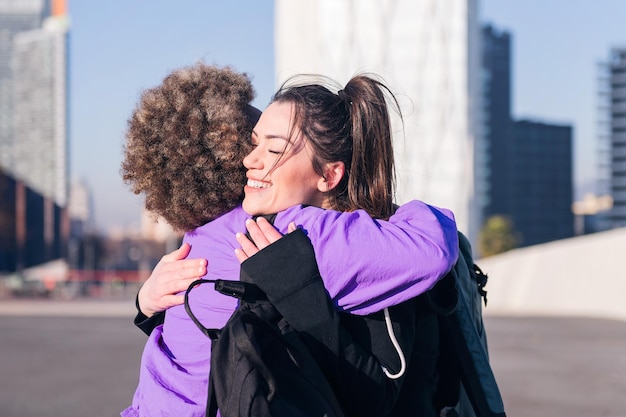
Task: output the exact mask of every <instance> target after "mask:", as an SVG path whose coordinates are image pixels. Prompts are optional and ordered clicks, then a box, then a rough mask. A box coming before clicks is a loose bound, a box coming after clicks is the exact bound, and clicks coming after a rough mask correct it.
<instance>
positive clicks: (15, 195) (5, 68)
mask: <svg viewBox="0 0 626 417" xmlns="http://www.w3.org/2000/svg"><path fill="white" fill-rule="evenodd" d="M67 33H68V19H67V17H66V4H65V1H64V0H0V171H1V173H2V175H1V176H0V182H1V183H2V184H0V185H2V186H3V187H4V190H3V194H4V198H6V200H7V201H5V202H4V203H5V204H3V205H2V206H1V207H0V216H1V217H2V218H3V220H4V222H3V223H4V224H8V226H7V227H6V228H4V229H3V239H2V241H3V243H2V252H3V253H2V254H0V255H3V256H4V255H8V256H6V258H10V262H3V263H2V264H1V265H0V267H1V268H4V269H8V270H17V271H21V270H23V269H24V268H28V267H30V266H34V265H37V264H41V263H44V262H47V261H50V260H53V259H59V258H62V257H63V256H64V254H65V252H66V243H67V236H68V232H69V224H68V222H67V215H66V213H67V211H66V209H65V207H66V205H67V197H68V155H67V154H68V131H69V129H68V104H67V97H68V91H67V90H68V83H67V78H68V71H67V56H68V51H67V36H68V35H67Z"/></svg>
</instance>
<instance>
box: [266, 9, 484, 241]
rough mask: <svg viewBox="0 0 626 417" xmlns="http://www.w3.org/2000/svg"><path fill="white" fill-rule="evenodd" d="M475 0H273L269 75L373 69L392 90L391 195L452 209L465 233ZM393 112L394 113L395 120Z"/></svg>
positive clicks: (474, 112) (475, 63)
mask: <svg viewBox="0 0 626 417" xmlns="http://www.w3.org/2000/svg"><path fill="white" fill-rule="evenodd" d="M477 9H478V7H477V1H476V0H422V1H414V0H386V1H380V0H360V1H354V0H341V1H339V0H311V1H307V2H296V1H291V0H276V2H275V16H276V18H275V54H276V58H275V59H276V71H277V76H278V81H283V80H285V79H286V78H287V77H288V76H290V75H292V74H296V73H319V74H323V75H327V76H330V77H332V78H334V79H336V80H337V81H339V82H340V83H342V84H345V83H346V82H347V81H348V79H349V78H350V77H351V76H352V75H354V74H355V73H358V72H374V73H376V74H378V75H380V76H382V78H383V79H384V81H385V82H386V84H387V85H388V86H390V87H391V89H392V91H394V93H396V94H397V96H398V98H399V100H400V102H401V103H400V104H401V106H402V111H403V116H404V130H402V129H401V126H399V125H396V128H395V132H396V136H395V138H394V145H395V152H396V153H395V159H396V166H397V173H398V199H397V200H398V202H400V203H402V202H405V201H408V200H410V199H415V198H417V199H422V200H425V201H427V202H429V203H431V204H435V205H440V206H443V207H447V208H450V209H452V210H453V211H454V212H455V215H456V220H457V223H458V226H459V229H460V230H461V231H463V232H464V233H466V234H468V235H469V236H470V239H472V240H473V239H474V238H475V235H476V232H477V227H478V225H479V224H480V220H479V218H478V216H479V212H478V210H476V204H477V203H476V199H475V192H474V188H475V183H474V178H475V175H474V169H475V162H474V147H475V146H476V145H477V141H476V138H477V137H479V136H480V128H481V124H480V123H479V122H478V116H479V114H480V113H479V111H478V109H479V107H480V100H481V95H480V91H479V90H480V85H479V83H480V78H479V77H480V55H479V51H480V49H479V48H480V45H479V42H480V32H479V26H478V16H477V14H478V10H477ZM396 122H397V120H396Z"/></svg>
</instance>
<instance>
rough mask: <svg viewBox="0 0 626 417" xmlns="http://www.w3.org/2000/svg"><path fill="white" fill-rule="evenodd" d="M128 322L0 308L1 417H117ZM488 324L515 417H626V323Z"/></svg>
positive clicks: (127, 361)
mask: <svg viewBox="0 0 626 417" xmlns="http://www.w3.org/2000/svg"><path fill="white" fill-rule="evenodd" d="M68 303H69V304H68ZM77 314H88V316H83V317H77V316H76V315H77ZM131 316H132V302H131V301H117V302H98V301H96V302H91V301H72V302H49V301H37V302H34V303H30V302H27V301H24V300H22V301H17V302H16V301H7V300H0V335H1V336H0V416H2V417H18V416H19V417H86V416H89V417H100V416H102V417H109V416H116V415H119V412H120V411H121V410H122V409H123V408H125V407H126V406H127V405H128V404H129V403H130V401H131V397H132V392H133V390H134V387H135V384H136V382H137V374H138V370H137V369H138V366H139V359H140V356H141V351H142V348H143V343H144V342H145V336H144V335H143V334H142V333H141V332H140V331H138V330H136V329H135V328H134V327H133V326H132V323H131ZM486 325H487V329H488V334H489V343H490V351H491V360H492V364H493V367H494V370H495V373H496V377H497V378H498V381H499V384H500V388H501V391H502V394H503V396H504V402H505V405H506V409H507V415H508V416H509V417H531V416H532V417H543V416H568V417H599V416H606V417H626V322H622V321H611V320H598V319H585V318H513V317H491V316H490V317H487V318H486Z"/></svg>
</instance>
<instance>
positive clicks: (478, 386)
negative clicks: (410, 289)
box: [426, 233, 506, 417]
mask: <svg viewBox="0 0 626 417" xmlns="http://www.w3.org/2000/svg"><path fill="white" fill-rule="evenodd" d="M459 249H460V251H459V259H458V261H457V263H456V264H455V266H454V268H453V269H452V270H451V271H450V272H449V273H448V274H447V275H446V276H445V277H444V278H442V279H441V280H440V281H439V282H438V283H437V284H436V285H435V287H433V289H431V290H430V291H428V292H427V293H426V294H427V297H428V300H429V302H430V305H431V307H432V308H433V309H434V310H435V311H436V312H437V313H438V321H439V329H440V332H439V335H440V340H439V359H438V364H437V370H438V373H439V381H438V387H437V392H436V395H435V406H436V409H437V410H440V409H442V408H448V414H445V415H447V416H450V417H454V416H461V417H506V414H505V412H504V404H503V402H502V397H501V395H500V390H499V389H498V384H497V382H496V379H495V376H494V374H493V371H492V369H491V365H490V363H489V353H488V348H487V335H486V332H485V328H484V323H483V317H482V303H483V301H484V303H485V305H486V304H487V292H486V291H485V289H484V287H485V285H486V284H487V275H486V274H484V273H483V272H482V271H481V269H480V268H479V267H478V266H477V265H476V264H475V263H474V260H473V257H472V249H471V246H470V243H469V241H468V239H467V238H466V237H465V236H464V235H463V234H461V233H459Z"/></svg>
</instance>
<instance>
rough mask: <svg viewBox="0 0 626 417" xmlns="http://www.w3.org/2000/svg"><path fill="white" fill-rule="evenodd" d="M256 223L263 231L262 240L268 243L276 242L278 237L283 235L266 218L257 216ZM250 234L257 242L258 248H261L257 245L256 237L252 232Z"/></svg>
mask: <svg viewBox="0 0 626 417" xmlns="http://www.w3.org/2000/svg"><path fill="white" fill-rule="evenodd" d="M256 224H257V226H258V228H259V230H260V231H261V232H262V233H263V237H262V239H264V242H268V245H269V244H271V243H274V242H276V241H277V240H278V239H280V238H281V237H283V235H282V234H281V233H280V232H279V231H278V230H276V228H275V227H274V226H273V225H272V224H271V223H270V222H269V221H267V219H265V218H263V217H259V218H258V219H257V221H256ZM250 236H252V239H253V240H254V242H255V243H256V244H257V246H258V247H259V249H262V248H261V247H260V246H259V242H258V241H257V237H256V236H255V235H253V234H252V232H251V233H250ZM268 245H265V246H268Z"/></svg>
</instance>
